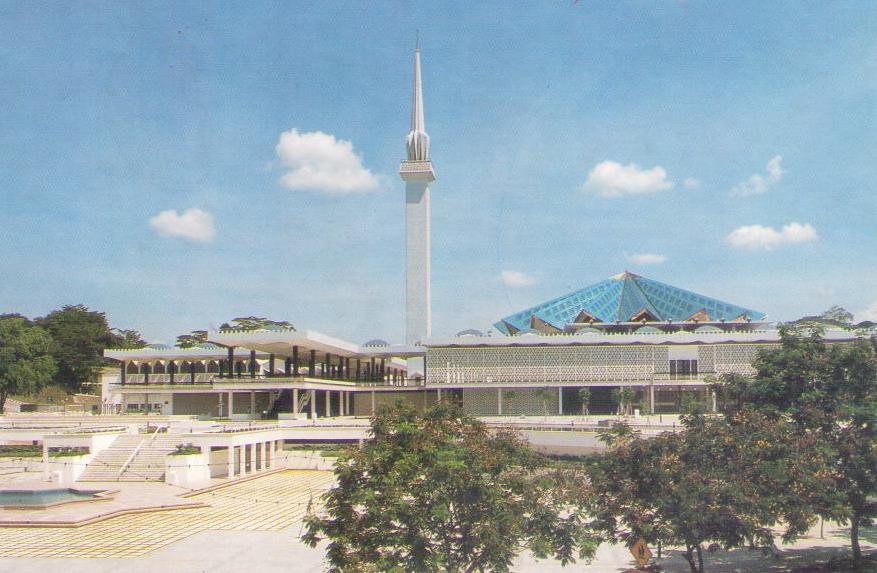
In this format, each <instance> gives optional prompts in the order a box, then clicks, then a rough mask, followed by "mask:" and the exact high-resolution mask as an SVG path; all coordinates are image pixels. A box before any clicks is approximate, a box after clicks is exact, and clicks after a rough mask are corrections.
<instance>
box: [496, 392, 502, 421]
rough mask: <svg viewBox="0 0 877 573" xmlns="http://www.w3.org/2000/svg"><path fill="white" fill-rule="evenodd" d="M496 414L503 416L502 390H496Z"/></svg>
mask: <svg viewBox="0 0 877 573" xmlns="http://www.w3.org/2000/svg"><path fill="white" fill-rule="evenodd" d="M496 414H497V415H498V416H502V388H497V390H496Z"/></svg>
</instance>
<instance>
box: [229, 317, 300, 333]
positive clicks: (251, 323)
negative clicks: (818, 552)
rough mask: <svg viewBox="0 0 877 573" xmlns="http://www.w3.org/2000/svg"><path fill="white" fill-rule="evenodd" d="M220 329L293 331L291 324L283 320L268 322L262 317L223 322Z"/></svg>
mask: <svg viewBox="0 0 877 573" xmlns="http://www.w3.org/2000/svg"><path fill="white" fill-rule="evenodd" d="M220 328H222V329H230V328H234V329H239V330H260V329H263V328H291V329H292V330H295V327H294V326H293V325H292V323H290V322H287V321H285V320H270V319H268V318H265V317H264V316H241V317H238V318H235V319H232V320H231V321H229V322H224V323H222V325H221V326H220Z"/></svg>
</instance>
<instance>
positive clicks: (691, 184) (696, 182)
mask: <svg viewBox="0 0 877 573" xmlns="http://www.w3.org/2000/svg"><path fill="white" fill-rule="evenodd" d="M682 186H683V187H685V188H686V189H700V179H695V178H694V177H689V178H688V179H686V180H685V181H683V182H682Z"/></svg>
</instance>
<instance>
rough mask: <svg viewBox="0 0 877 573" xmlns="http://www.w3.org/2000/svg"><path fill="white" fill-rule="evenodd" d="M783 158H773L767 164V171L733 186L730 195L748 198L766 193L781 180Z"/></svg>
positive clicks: (777, 156)
mask: <svg viewBox="0 0 877 573" xmlns="http://www.w3.org/2000/svg"><path fill="white" fill-rule="evenodd" d="M782 161H783V158H782V156H781V155H776V156H774V157H773V158H772V159H771V160H770V161H768V162H767V167H766V168H765V170H766V171H767V172H766V173H765V174H763V175H762V174H760V173H756V174H755V175H753V176H752V177H750V178H749V179H748V180H746V181H744V182H743V183H739V184H737V185H735V186H734V187H733V188H732V189H731V195H734V196H735V197H750V196H752V195H761V194H762V193H767V192H768V191H770V188H771V187H773V186H774V185H776V184H777V183H779V182H780V180H781V179H782V178H783V174H784V173H785V171H783V167H782V165H781V163H782Z"/></svg>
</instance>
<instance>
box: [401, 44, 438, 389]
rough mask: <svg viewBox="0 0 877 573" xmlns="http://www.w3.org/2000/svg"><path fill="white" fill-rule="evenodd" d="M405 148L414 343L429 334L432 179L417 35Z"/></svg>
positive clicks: (408, 294) (416, 363)
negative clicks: (409, 124) (430, 194)
mask: <svg viewBox="0 0 877 573" xmlns="http://www.w3.org/2000/svg"><path fill="white" fill-rule="evenodd" d="M405 147H406V150H407V152H408V153H407V159H405V161H403V162H402V165H400V166H399V176H400V177H402V181H404V182H405V342H406V343H407V344H412V345H413V344H418V343H420V341H421V340H423V339H424V338H428V337H429V335H430V325H431V317H430V288H429V282H430V272H429V267H430V261H429V184H430V183H432V182H433V181H435V170H434V169H433V167H432V161H430V160H429V136H428V135H427V134H426V125H425V123H424V121H423V85H422V83H421V79H420V35H419V34H418V36H417V43H416V44H415V48H414V101H413V105H412V107H411V131H410V132H408V137H406V138H405ZM418 370H419V371H420V372H421V374H422V373H423V360H422V359H417V358H412V359H410V360H409V362H408V373H409V374H412V373H413V372H417V371H418Z"/></svg>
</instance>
